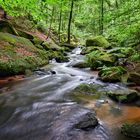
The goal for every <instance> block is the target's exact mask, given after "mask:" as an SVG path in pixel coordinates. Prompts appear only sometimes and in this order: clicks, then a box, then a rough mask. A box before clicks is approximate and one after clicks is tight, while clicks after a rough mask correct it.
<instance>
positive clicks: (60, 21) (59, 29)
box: [58, 3, 62, 43]
mask: <svg viewBox="0 0 140 140" xmlns="http://www.w3.org/2000/svg"><path fill="white" fill-rule="evenodd" d="M61 23H62V3H61V6H60V15H59V27H58V34H59V43H60V42H61V35H60V34H61Z"/></svg>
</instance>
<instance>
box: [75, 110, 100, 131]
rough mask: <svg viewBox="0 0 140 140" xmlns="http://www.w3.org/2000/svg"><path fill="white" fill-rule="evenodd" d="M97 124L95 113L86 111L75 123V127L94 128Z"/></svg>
mask: <svg viewBox="0 0 140 140" xmlns="http://www.w3.org/2000/svg"><path fill="white" fill-rule="evenodd" d="M97 125H98V120H97V119H96V117H95V114H94V113H92V112H88V113H87V114H85V115H83V116H81V117H80V118H79V120H78V122H77V124H76V125H75V127H76V128H77V129H82V130H88V129H90V128H94V127H96V126H97Z"/></svg>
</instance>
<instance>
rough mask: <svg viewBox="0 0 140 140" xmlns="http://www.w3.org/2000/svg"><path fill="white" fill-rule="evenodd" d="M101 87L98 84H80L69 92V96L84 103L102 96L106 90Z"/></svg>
mask: <svg viewBox="0 0 140 140" xmlns="http://www.w3.org/2000/svg"><path fill="white" fill-rule="evenodd" d="M102 89H103V86H102V85H98V84H81V85H79V86H78V87H76V88H75V89H74V90H73V91H72V92H71V93H69V97H70V98H72V99H74V100H75V101H77V102H78V103H86V102H88V101H89V100H94V99H99V98H100V97H102V96H104V95H105V94H106V91H103V90H102Z"/></svg>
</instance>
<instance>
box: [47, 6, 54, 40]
mask: <svg viewBox="0 0 140 140" xmlns="http://www.w3.org/2000/svg"><path fill="white" fill-rule="evenodd" d="M53 16H54V6H53V8H52V15H51V19H50V26H49V31H48V35H47V38H46V40H47V39H48V38H49V36H50V33H51V27H52V22H53Z"/></svg>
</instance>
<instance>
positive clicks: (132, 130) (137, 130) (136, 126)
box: [121, 122, 140, 139]
mask: <svg viewBox="0 0 140 140" xmlns="http://www.w3.org/2000/svg"><path fill="white" fill-rule="evenodd" d="M121 132H122V134H124V135H125V136H128V137H132V138H136V139H140V122H139V123H132V124H130V123H128V124H124V125H123V126H122V127H121Z"/></svg>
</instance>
